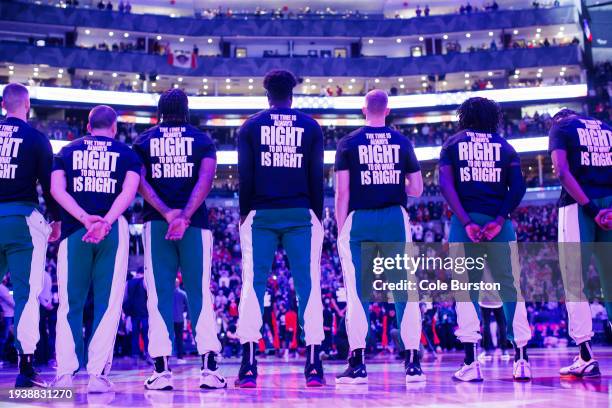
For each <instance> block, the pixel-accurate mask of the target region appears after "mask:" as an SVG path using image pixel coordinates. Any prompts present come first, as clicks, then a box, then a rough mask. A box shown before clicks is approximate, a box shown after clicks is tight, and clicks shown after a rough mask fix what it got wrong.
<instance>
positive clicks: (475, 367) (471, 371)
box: [453, 360, 483, 382]
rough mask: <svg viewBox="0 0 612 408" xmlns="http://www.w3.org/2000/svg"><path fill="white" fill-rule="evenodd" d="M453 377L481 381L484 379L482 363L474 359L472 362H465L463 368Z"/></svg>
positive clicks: (466, 380) (460, 379)
mask: <svg viewBox="0 0 612 408" xmlns="http://www.w3.org/2000/svg"><path fill="white" fill-rule="evenodd" d="M453 378H454V379H455V380H459V381H465V382H480V381H482V380H483V378H482V371H481V369H480V363H479V362H478V360H474V361H473V362H472V364H465V363H464V364H463V365H462V366H461V368H460V369H459V370H458V371H457V372H456V373H455V374H453Z"/></svg>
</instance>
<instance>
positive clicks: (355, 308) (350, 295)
mask: <svg viewBox="0 0 612 408" xmlns="http://www.w3.org/2000/svg"><path fill="white" fill-rule="evenodd" d="M353 214H354V213H353V212H351V213H350V214H349V215H348V217H346V221H345V222H344V225H343V226H342V231H340V234H339V236H338V254H339V255H340V263H341V264H342V274H343V276H344V287H345V288H346V301H347V309H346V332H347V334H348V340H349V346H350V348H351V350H356V349H360V348H365V345H366V337H367V335H368V319H367V316H366V314H365V311H364V310H363V307H362V306H361V300H360V299H359V295H358V294H357V275H356V271H355V264H354V263H353V254H352V253H351V228H352V225H353ZM358 256H361V254H358Z"/></svg>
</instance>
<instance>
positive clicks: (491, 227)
mask: <svg viewBox="0 0 612 408" xmlns="http://www.w3.org/2000/svg"><path fill="white" fill-rule="evenodd" d="M501 230H502V226H501V224H500V223H499V222H497V221H490V222H488V223H486V224H485V225H484V227H482V231H481V233H480V238H481V239H482V238H485V239H486V240H487V241H491V240H492V239H493V238H495V237H496V236H497V235H498V234H499V233H500V231H501Z"/></svg>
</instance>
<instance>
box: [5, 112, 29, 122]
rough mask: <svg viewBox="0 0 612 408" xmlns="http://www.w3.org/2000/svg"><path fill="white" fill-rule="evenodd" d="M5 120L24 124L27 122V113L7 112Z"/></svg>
mask: <svg viewBox="0 0 612 408" xmlns="http://www.w3.org/2000/svg"><path fill="white" fill-rule="evenodd" d="M6 118H7V119H8V118H15V119H20V120H23V121H24V122H27V121H28V113H27V112H9V113H7V114H6Z"/></svg>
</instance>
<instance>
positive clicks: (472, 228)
mask: <svg viewBox="0 0 612 408" xmlns="http://www.w3.org/2000/svg"><path fill="white" fill-rule="evenodd" d="M465 233H466V234H467V236H468V238H470V240H472V242H480V235H481V229H480V225H478V224H476V223H474V222H470V223H468V224H467V225H466V226H465Z"/></svg>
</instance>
